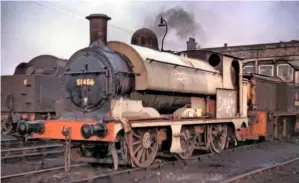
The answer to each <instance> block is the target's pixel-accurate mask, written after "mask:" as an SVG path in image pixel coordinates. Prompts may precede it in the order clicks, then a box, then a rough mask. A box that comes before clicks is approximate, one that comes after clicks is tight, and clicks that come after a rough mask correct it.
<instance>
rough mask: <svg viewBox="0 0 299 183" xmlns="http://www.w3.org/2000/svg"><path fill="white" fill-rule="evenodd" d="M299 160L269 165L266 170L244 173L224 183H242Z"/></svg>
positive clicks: (294, 159) (260, 169) (298, 158)
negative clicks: (249, 178)
mask: <svg viewBox="0 0 299 183" xmlns="http://www.w3.org/2000/svg"><path fill="white" fill-rule="evenodd" d="M298 160H299V157H297V158H293V159H290V160H287V161H284V162H280V163H276V164H274V165H269V166H267V167H264V168H259V169H256V170H253V171H251V172H247V173H244V174H241V175H237V176H235V177H232V178H230V179H228V180H226V181H224V182H223V183H235V182H241V181H242V180H245V179H247V178H248V177H251V176H254V175H258V174H261V173H263V172H265V171H272V170H274V169H276V168H280V167H282V166H285V165H287V164H290V163H292V162H295V161H298Z"/></svg>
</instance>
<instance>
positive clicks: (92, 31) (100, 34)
mask: <svg viewBox="0 0 299 183" xmlns="http://www.w3.org/2000/svg"><path fill="white" fill-rule="evenodd" d="M86 19H87V20H89V35H90V43H89V45H91V44H93V43H95V42H96V43H99V44H105V45H106V44H107V21H108V20H110V19H111V18H110V17H108V16H107V15H104V14H91V15H89V16H87V17H86Z"/></svg>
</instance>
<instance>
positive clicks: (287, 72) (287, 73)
mask: <svg viewBox="0 0 299 183" xmlns="http://www.w3.org/2000/svg"><path fill="white" fill-rule="evenodd" d="M277 76H278V77H280V78H281V79H282V80H283V81H286V82H290V81H293V68H292V67H291V66H290V65H289V64H279V65H277Z"/></svg>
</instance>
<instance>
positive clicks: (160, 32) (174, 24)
mask: <svg viewBox="0 0 299 183" xmlns="http://www.w3.org/2000/svg"><path fill="white" fill-rule="evenodd" d="M161 16H162V17H163V19H164V20H166V22H167V25H168V36H169V33H170V32H174V33H175V35H176V37H177V38H178V39H179V40H180V41H184V42H185V41H186V40H187V39H188V38H189V37H195V38H196V41H197V42H200V43H199V44H203V43H204V42H205V32H204V29H203V27H202V25H201V24H200V23H199V22H197V21H196V19H195V17H194V14H193V13H192V12H188V11H186V10H185V9H183V8H182V7H180V6H176V7H174V8H171V9H168V10H166V11H161V12H159V13H158V14H157V15H156V16H155V18H154V20H152V21H151V22H152V23H151V24H150V26H148V24H147V25H145V26H147V27H148V28H149V29H151V30H153V31H154V32H155V33H156V34H157V36H158V39H159V40H161V39H162V37H163V36H164V34H165V29H163V28H161V27H158V24H159V23H160V18H161ZM145 22H148V21H145ZM184 46H185V45H184Z"/></svg>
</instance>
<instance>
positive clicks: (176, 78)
mask: <svg viewBox="0 0 299 183" xmlns="http://www.w3.org/2000/svg"><path fill="white" fill-rule="evenodd" d="M87 19H88V20H89V21H90V45H89V46H88V47H87V48H83V49H81V50H79V51H77V52H76V53H74V54H73V55H72V56H71V57H70V59H69V61H68V63H67V64H66V66H65V72H64V73H63V75H64V76H63V89H64V91H63V92H64V95H65V97H64V99H63V110H62V114H61V117H60V118H59V119H57V120H31V121H26V122H25V121H24V122H20V123H19V125H18V132H19V133H20V134H23V135H25V134H31V135H32V137H33V138H37V139H56V140H57V139H58V140H65V142H67V143H68V144H69V143H70V142H72V144H74V147H75V148H76V149H77V150H78V151H77V153H79V156H80V158H78V159H77V160H81V161H86V162H92V163H101V162H103V159H104V158H105V157H106V155H107V154H111V155H112V158H113V164H114V167H115V169H117V167H118V164H130V165H131V166H136V167H147V166H149V165H150V164H151V163H152V162H153V161H154V159H155V157H156V155H157V153H158V152H164V153H170V154H173V155H174V156H176V157H177V158H180V159H187V158H189V157H190V156H192V153H193V151H194V150H197V149H201V150H208V151H213V152H217V153H219V152H221V151H222V150H224V149H225V148H227V147H228V146H229V144H230V142H237V141H245V140H246V139H252V138H253V137H259V136H260V135H261V134H254V133H252V130H251V129H252V128H257V126H253V125H254V124H260V121H259V120H260V119H262V118H261V116H262V115H260V116H257V115H256V111H254V107H253V106H254V104H255V103H254V102H253V101H254V99H255V94H256V93H255V86H256V83H253V82H249V81H248V79H249V78H245V77H243V73H242V62H241V60H240V59H238V58H236V57H232V56H229V55H225V54H220V53H216V52H212V51H207V50H197V58H196V59H195V58H190V56H188V55H186V52H180V53H178V54H173V53H168V52H161V51H158V50H157V49H152V48H147V47H143V46H138V45H133V44H126V43H124V42H120V41H110V42H108V43H107V39H106V37H107V21H108V20H110V17H108V16H107V15H103V14H91V15H90V16H88V17H87ZM140 39H142V37H141V38H140ZM155 39H156V38H154V40H155ZM154 42H155V41H154ZM252 111H253V112H252ZM250 113H254V114H253V115H251V114H250ZM296 115H297V112H295V113H294V114H292V117H293V118H295V119H296ZM262 117H263V119H264V116H262ZM271 117H274V118H275V116H271ZM292 120H293V119H292ZM294 121H296V120H294ZM294 121H292V124H293V126H289V127H290V128H291V129H290V130H291V131H294V130H295V122H294ZM262 123H263V124H264V122H262ZM252 124H253V125H252ZM117 151H119V152H121V155H119V154H118V153H117ZM66 157H68V156H67V155H66Z"/></svg>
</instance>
